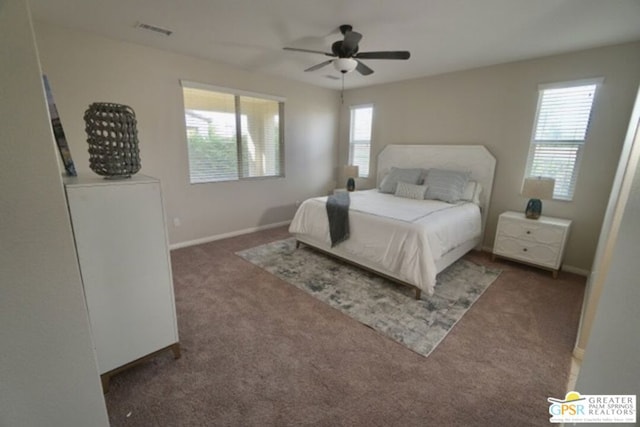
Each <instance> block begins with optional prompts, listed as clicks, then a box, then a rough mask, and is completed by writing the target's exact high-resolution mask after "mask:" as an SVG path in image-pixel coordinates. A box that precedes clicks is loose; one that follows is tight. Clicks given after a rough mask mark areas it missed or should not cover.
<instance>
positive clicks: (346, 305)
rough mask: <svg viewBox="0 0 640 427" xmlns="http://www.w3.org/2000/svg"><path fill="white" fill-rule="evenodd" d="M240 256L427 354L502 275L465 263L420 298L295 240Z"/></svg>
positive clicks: (445, 274)
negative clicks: (432, 292) (299, 244)
mask: <svg viewBox="0 0 640 427" xmlns="http://www.w3.org/2000/svg"><path fill="white" fill-rule="evenodd" d="M237 255H239V256H241V257H242V258H244V259H246V260H247V261H249V262H251V263H253V264H255V265H257V266H259V267H261V268H263V269H265V270H267V271H268V272H270V273H271V274H273V275H275V276H277V277H279V278H280V279H282V280H284V281H286V282H288V283H291V284H292V285H294V286H296V287H298V288H300V289H302V290H304V291H306V292H308V293H310V294H311V295H313V296H314V297H316V298H318V299H319V300H321V301H324V302H325V303H327V304H329V305H330V306H332V307H334V308H337V309H338V310H340V311H342V312H344V313H345V314H347V315H348V316H350V317H352V318H354V319H356V320H358V321H360V322H361V323H364V324H365V325H367V326H369V327H371V328H373V329H375V330H376V331H378V332H380V333H382V334H383V335H386V336H387V337H389V338H391V339H393V340H395V341H397V342H399V343H400V344H403V345H404V346H406V347H408V348H410V349H411V350H413V351H415V352H416V353H419V354H421V355H423V356H428V355H429V354H430V353H431V352H432V351H433V349H434V348H436V346H437V345H438V344H439V343H440V341H442V339H444V337H445V336H446V335H447V333H449V331H450V330H451V328H453V326H454V325H455V324H456V323H457V322H458V321H459V320H460V319H461V318H462V316H463V315H464V313H466V311H467V310H468V309H469V308H470V307H471V305H473V303H474V302H475V301H476V300H477V299H478V298H479V297H480V295H482V293H483V292H484V291H485V290H486V289H487V288H488V287H489V285H491V283H493V282H494V281H495V280H496V278H497V277H498V275H499V274H500V270H495V269H489V268H486V267H483V266H481V265H477V264H475V263H472V262H470V261H467V260H464V259H461V260H458V261H456V262H455V263H454V264H452V265H451V266H450V267H448V268H447V269H446V270H444V271H443V272H441V273H440V274H439V275H438V277H437V284H436V287H435V292H434V294H433V295H431V296H428V295H425V293H424V292H423V294H422V299H420V300H416V299H415V292H414V290H413V289H411V288H409V287H407V286H402V285H398V284H396V283H393V282H391V281H389V280H387V279H384V278H382V277H380V276H377V275H375V274H373V273H370V272H367V271H365V270H362V269H360V268H357V267H354V266H352V265H350V264H347V263H345V262H342V261H339V260H337V259H335V258H332V257H329V256H327V255H325V254H323V253H321V252H318V251H315V250H313V249H311V248H308V247H306V246H304V245H301V247H300V248H299V249H296V248H295V239H293V238H291V239H286V240H280V241H277V242H272V243H268V244H266V245H261V246H257V247H255V248H251V249H247V250H244V251H240V252H237Z"/></svg>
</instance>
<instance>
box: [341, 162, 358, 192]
mask: <svg viewBox="0 0 640 427" xmlns="http://www.w3.org/2000/svg"><path fill="white" fill-rule="evenodd" d="M343 171H344V174H345V176H346V177H347V191H353V190H355V189H356V180H355V178H356V177H357V176H358V166H354V165H347V166H345V167H344V168H343Z"/></svg>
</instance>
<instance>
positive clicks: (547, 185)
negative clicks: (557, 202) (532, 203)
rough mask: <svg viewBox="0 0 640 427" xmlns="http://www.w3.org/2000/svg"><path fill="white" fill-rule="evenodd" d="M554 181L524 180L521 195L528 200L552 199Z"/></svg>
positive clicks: (536, 178) (542, 178) (535, 178)
mask: <svg viewBox="0 0 640 427" xmlns="http://www.w3.org/2000/svg"><path fill="white" fill-rule="evenodd" d="M555 183H556V181H555V179H553V178H545V177H529V178H525V180H524V184H523V185H522V195H523V196H524V197H529V198H530V199H551V198H553V188H554V186H555Z"/></svg>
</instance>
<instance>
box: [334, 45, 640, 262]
mask: <svg viewBox="0 0 640 427" xmlns="http://www.w3.org/2000/svg"><path fill="white" fill-rule="evenodd" d="M592 77H604V83H603V85H602V87H601V90H600V92H599V93H598V94H597V100H596V103H595V105H594V110H593V115H592V122H591V130H590V133H589V137H588V140H587V145H586V147H585V149H584V155H583V159H582V164H581V166H580V172H579V176H578V182H577V186H576V191H575V197H574V200H573V201H572V202H561V201H544V202H543V203H544V207H543V213H544V214H546V215H550V216H557V217H562V218H569V219H572V220H573V228H572V230H571V235H570V237H569V242H568V246H567V251H566V256H565V264H566V265H568V266H571V267H574V268H578V269H582V270H589V269H590V268H591V263H592V260H593V256H594V253H595V248H596V244H597V240H598V235H599V231H600V226H601V223H602V219H603V215H604V211H605V208H606V205H607V201H608V198H609V191H610V189H611V184H612V181H613V177H614V174H615V170H616V167H617V164H618V158H619V156H620V151H621V148H622V144H623V139H624V135H625V131H626V129H627V124H628V121H629V116H630V114H631V108H632V105H633V100H634V95H635V92H636V89H637V87H638V83H639V82H640V43H638V42H636V43H628V44H622V45H617V46H613V47H606V48H599V49H592V50H587V51H581V52H576V53H571V54H566V55H558V56H552V57H547V58H542V59H536V60H529V61H521V62H515V63H509V64H502V65H496V66H491V67H485V68H479V69H474V70H469V71H462V72H456V73H449V74H443V75H439V76H433V77H425V78H420V79H415V80H408V81H404V82H399V83H393V84H386V85H380V86H374V87H369V88H363V89H355V90H350V91H347V92H346V93H345V102H344V106H343V107H342V109H341V129H340V151H339V164H346V162H347V158H348V138H349V129H348V123H349V106H350V105H357V104H366V103H373V104H374V125H373V136H372V138H373V142H372V163H373V164H372V166H373V167H374V169H373V170H372V174H371V177H372V178H370V179H369V180H368V181H367V182H366V185H368V186H373V185H375V182H374V180H375V178H374V177H375V159H376V157H377V154H378V153H379V152H380V151H381V150H382V148H383V147H384V146H385V145H387V144H442V143H444V144H483V145H485V146H487V148H488V149H489V150H490V151H491V152H492V153H493V155H494V156H495V157H496V158H497V168H496V177H495V178H496V179H495V183H494V188H493V197H492V201H491V207H490V210H489V218H488V224H487V234H486V235H485V241H484V244H485V246H488V247H492V246H493V238H494V234H495V228H496V223H497V218H498V215H499V214H500V213H501V212H503V211H505V210H516V211H523V210H524V206H525V204H526V199H525V198H523V197H522V196H521V195H520V187H521V183H522V179H523V173H524V169H525V164H526V160H527V154H528V150H529V143H530V138H531V130H532V127H533V120H534V115H535V111H536V105H537V96H538V92H537V86H538V84H539V83H549V82H559V81H568V80H576V79H583V78H592Z"/></svg>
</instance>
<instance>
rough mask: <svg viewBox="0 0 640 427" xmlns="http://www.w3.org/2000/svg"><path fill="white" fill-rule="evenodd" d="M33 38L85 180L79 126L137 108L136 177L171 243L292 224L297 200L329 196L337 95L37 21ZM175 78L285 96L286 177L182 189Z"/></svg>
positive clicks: (184, 174)
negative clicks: (158, 192) (121, 107)
mask: <svg viewBox="0 0 640 427" xmlns="http://www.w3.org/2000/svg"><path fill="white" fill-rule="evenodd" d="M36 38H37V41H38V46H39V49H40V57H41V60H42V64H43V70H44V72H45V73H46V74H47V76H48V77H49V80H50V82H51V87H52V91H53V94H54V97H55V100H56V103H57V106H58V110H59V112H60V117H61V120H62V125H63V126H64V130H65V132H66V135H67V139H68V141H69V145H70V148H71V154H72V156H73V159H74V161H75V163H76V167H77V169H78V170H79V172H80V173H82V172H84V173H93V172H91V170H90V169H89V161H88V152H87V147H88V146H87V143H86V134H85V131H84V120H83V118H82V117H83V114H84V111H85V109H86V108H87V107H88V105H89V104H90V103H92V102H96V101H111V102H118V103H122V104H127V105H130V106H131V107H133V109H134V110H135V112H136V116H137V119H138V133H139V139H140V151H141V159H142V170H141V171H140V173H143V174H146V175H151V176H154V177H157V178H159V179H160V180H161V181H162V187H163V189H164V198H165V208H166V211H167V217H168V222H169V223H168V224H167V226H168V229H169V239H170V241H171V243H172V244H177V243H181V242H185V241H190V240H196V239H203V238H207V237H209V236H215V235H220V234H225V233H230V232H234V231H239V230H244V229H249V228H253V227H257V226H262V225H268V224H273V223H278V222H282V221H287V220H290V219H291V218H292V217H293V214H294V212H295V202H296V200H304V199H305V198H307V197H310V196H315V195H320V194H326V192H327V191H329V190H330V189H331V188H333V185H334V183H333V179H334V178H333V170H334V167H335V165H336V158H337V151H336V150H337V144H336V139H337V128H338V111H339V94H338V93H337V92H335V91H332V90H328V89H320V88H315V87H312V86H309V85H304V84H301V83H297V82H293V81H289V80H284V79H279V78H274V77H267V76H263V75H257V74H252V73H249V72H245V71H243V70H239V69H236V68H231V67H228V66H225V65H222V64H216V63H213V62H210V61H206V60H201V59H197V58H194V57H189V56H183V55H178V54H174V53H170V52H167V51H162V50H158V49H153V48H148V47H144V46H140V45H134V44H130V43H124V42H119V41H115V40H110V39H106V38H102V37H98V36H94V35H92V34H89V33H85V32H76V31H71V30H67V29H63V28H60V27H57V26H51V25H48V24H44V23H36ZM180 79H184V80H189V81H194V82H200V83H207V84H212V85H216V86H223V87H228V88H235V89H241V90H244V91H251V92H258V93H264V94H270V95H277V96H283V97H286V102H285V162H286V164H285V172H286V177H285V178H277V179H261V180H253V181H243V182H225V183H209V184H197V185H191V184H189V173H188V161H187V146H186V138H185V129H184V109H183V100H182V88H181V86H180V83H179V80H180ZM173 218H180V221H181V224H182V225H181V226H179V227H176V226H175V225H174V224H173Z"/></svg>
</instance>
